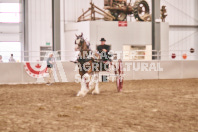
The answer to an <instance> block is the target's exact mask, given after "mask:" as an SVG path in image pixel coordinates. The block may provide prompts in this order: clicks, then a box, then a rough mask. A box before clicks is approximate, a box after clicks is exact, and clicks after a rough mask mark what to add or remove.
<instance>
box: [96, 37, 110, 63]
mask: <svg viewBox="0 0 198 132" xmlns="http://www.w3.org/2000/svg"><path fill="white" fill-rule="evenodd" d="M100 41H101V45H99V46H98V47H97V51H98V52H99V54H100V55H101V59H102V61H103V62H106V61H110V58H109V57H110V56H109V50H110V46H109V45H106V44H105V43H106V40H105V38H101V40H100Z"/></svg>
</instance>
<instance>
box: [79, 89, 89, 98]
mask: <svg viewBox="0 0 198 132" xmlns="http://www.w3.org/2000/svg"><path fill="white" fill-rule="evenodd" d="M88 92H89V90H83V91H82V90H80V91H79V92H78V94H77V97H85V96H86V95H87V93H88Z"/></svg>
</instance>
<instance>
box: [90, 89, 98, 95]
mask: <svg viewBox="0 0 198 132" xmlns="http://www.w3.org/2000/svg"><path fill="white" fill-rule="evenodd" d="M92 94H93V95H95V94H96V95H97V94H100V91H98V90H96V89H95V90H94V91H92Z"/></svg>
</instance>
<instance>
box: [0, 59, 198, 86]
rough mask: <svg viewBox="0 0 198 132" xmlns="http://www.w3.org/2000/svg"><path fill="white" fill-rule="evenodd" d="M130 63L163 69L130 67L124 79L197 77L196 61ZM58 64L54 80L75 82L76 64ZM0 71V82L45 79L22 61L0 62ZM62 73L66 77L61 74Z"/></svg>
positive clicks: (19, 82) (24, 82)
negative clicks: (38, 77) (37, 75)
mask: <svg viewBox="0 0 198 132" xmlns="http://www.w3.org/2000/svg"><path fill="white" fill-rule="evenodd" d="M124 63H127V62H124ZM130 63H147V64H148V65H150V64H151V63H154V64H155V65H157V64H158V63H159V64H160V67H161V68H163V71H141V70H139V71H134V70H133V69H130V71H128V72H125V76H124V77H125V80H142V79H187V78H198V70H197V66H198V61H134V62H130ZM60 64H62V67H63V71H61V70H58V69H57V68H56V70H55V71H56V72H55V73H56V75H57V77H56V79H55V82H75V76H76V75H77V74H78V70H77V67H76V65H75V64H74V63H71V62H60ZM125 68H127V67H125ZM0 73H1V76H0V84H27V83H44V82H45V81H46V78H40V79H36V78H32V77H31V76H30V75H28V74H27V72H26V71H25V68H24V63H0ZM64 73H65V75H66V79H64V78H63V76H62V74H64Z"/></svg>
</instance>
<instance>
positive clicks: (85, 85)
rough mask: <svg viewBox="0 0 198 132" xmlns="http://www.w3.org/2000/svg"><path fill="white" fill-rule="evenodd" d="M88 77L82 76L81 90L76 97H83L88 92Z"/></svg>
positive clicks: (86, 75)
mask: <svg viewBox="0 0 198 132" xmlns="http://www.w3.org/2000/svg"><path fill="white" fill-rule="evenodd" d="M89 83H90V75H89V74H87V73H86V74H84V75H83V77H82V80H81V89H80V91H79V92H78V94H77V96H80V97H84V96H85V95H86V94H87V93H88V92H89Z"/></svg>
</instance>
